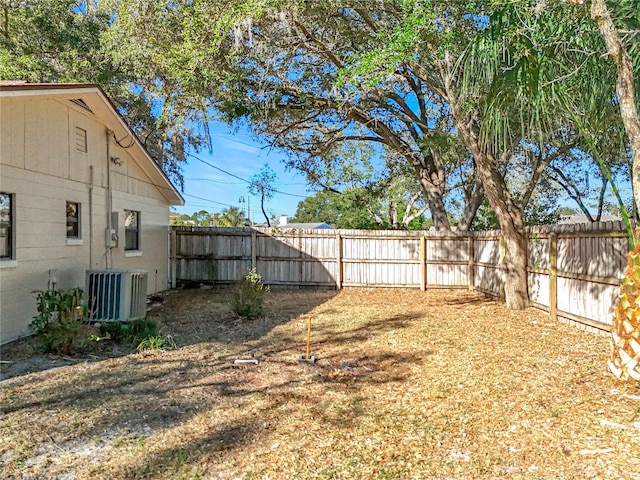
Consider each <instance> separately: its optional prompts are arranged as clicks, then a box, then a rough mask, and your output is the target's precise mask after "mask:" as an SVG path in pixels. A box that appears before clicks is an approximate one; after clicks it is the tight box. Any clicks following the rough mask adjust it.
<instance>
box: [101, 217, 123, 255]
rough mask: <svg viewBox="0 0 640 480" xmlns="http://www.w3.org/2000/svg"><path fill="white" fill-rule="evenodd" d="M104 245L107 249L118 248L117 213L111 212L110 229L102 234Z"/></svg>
mask: <svg viewBox="0 0 640 480" xmlns="http://www.w3.org/2000/svg"><path fill="white" fill-rule="evenodd" d="M104 234H105V235H104V240H105V245H106V246H107V247H109V248H113V247H117V246H118V239H119V235H118V212H111V227H107V228H106V230H105V232H104Z"/></svg>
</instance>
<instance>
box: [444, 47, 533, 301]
mask: <svg viewBox="0 0 640 480" xmlns="http://www.w3.org/2000/svg"><path fill="white" fill-rule="evenodd" d="M450 63H451V60H450V59H447V60H445V62H444V63H443V65H442V77H443V80H444V85H445V90H446V93H447V97H448V98H447V100H448V102H449V108H450V110H451V115H452V117H453V120H454V123H455V126H456V129H457V130H458V135H460V138H461V139H462V142H463V143H464V144H465V145H466V147H467V148H468V149H469V151H470V152H471V155H473V158H474V160H475V166H476V175H477V177H478V178H479V179H480V182H481V183H482V188H483V190H484V194H485V196H486V198H487V200H488V201H489V204H490V205H491V208H492V209H493V211H494V212H495V214H496V217H497V218H498V222H499V223H500V231H501V233H502V237H503V239H504V247H505V252H504V258H503V259H502V267H503V269H504V274H505V278H504V281H505V290H504V293H505V303H506V304H507V308H509V309H512V310H522V309H524V308H526V307H528V306H529V289H528V287H527V284H528V274H527V238H526V235H525V231H524V221H523V219H522V210H521V209H520V208H519V207H518V206H517V205H516V204H515V202H514V201H513V198H512V197H511V194H510V193H509V190H508V189H507V185H506V183H505V180H504V177H503V176H502V175H501V173H500V172H499V171H498V168H497V163H498V162H497V161H496V159H495V158H494V157H493V156H492V155H491V153H490V152H489V151H487V149H486V148H484V147H483V146H482V145H481V144H480V138H479V134H478V131H477V128H476V126H475V124H476V122H475V119H474V118H473V117H472V114H468V113H467V114H465V113H463V109H462V108H461V109H458V99H457V96H456V93H455V90H454V87H453V85H452V81H451V76H450V74H449V64H450ZM508 154H509V153H508V152H505V153H504V156H507V155H508Z"/></svg>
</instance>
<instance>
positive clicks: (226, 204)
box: [184, 193, 237, 207]
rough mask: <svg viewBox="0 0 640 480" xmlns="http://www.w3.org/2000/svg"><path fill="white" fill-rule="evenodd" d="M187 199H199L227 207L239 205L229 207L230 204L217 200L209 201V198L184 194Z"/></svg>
mask: <svg viewBox="0 0 640 480" xmlns="http://www.w3.org/2000/svg"><path fill="white" fill-rule="evenodd" d="M184 196H185V197H191V198H197V199H198V200H204V201H205V202H209V203H215V204H217V205H224V206H225V207H237V205H229V204H228V203H222V202H217V201H215V200H209V199H208V198H202V197H197V196H195V195H189V194H188V193H185V194H184Z"/></svg>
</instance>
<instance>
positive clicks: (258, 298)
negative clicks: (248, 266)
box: [231, 268, 269, 318]
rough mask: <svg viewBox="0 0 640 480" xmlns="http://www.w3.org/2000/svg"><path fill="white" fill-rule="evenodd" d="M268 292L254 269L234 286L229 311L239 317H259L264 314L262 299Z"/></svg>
mask: <svg viewBox="0 0 640 480" xmlns="http://www.w3.org/2000/svg"><path fill="white" fill-rule="evenodd" d="M268 291H269V287H266V286H265V285H264V284H263V283H262V277H261V276H260V274H259V273H258V272H256V269H255V268H254V269H252V270H251V271H250V272H249V273H247V275H245V277H244V278H243V279H242V280H240V281H239V282H238V284H237V285H236V289H235V291H234V292H233V300H232V302H231V309H232V310H233V311H234V312H235V313H236V314H237V315H239V316H241V317H245V318H255V317H259V316H260V315H262V314H264V312H265V306H264V297H265V295H266V294H267V292H268Z"/></svg>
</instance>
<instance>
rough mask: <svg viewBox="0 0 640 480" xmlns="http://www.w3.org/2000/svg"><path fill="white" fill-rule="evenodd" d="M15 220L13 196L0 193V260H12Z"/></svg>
mask: <svg viewBox="0 0 640 480" xmlns="http://www.w3.org/2000/svg"><path fill="white" fill-rule="evenodd" d="M14 229H15V218H14V213H13V195H12V194H10V193H3V192H0V259H12V258H14V255H13V234H14Z"/></svg>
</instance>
